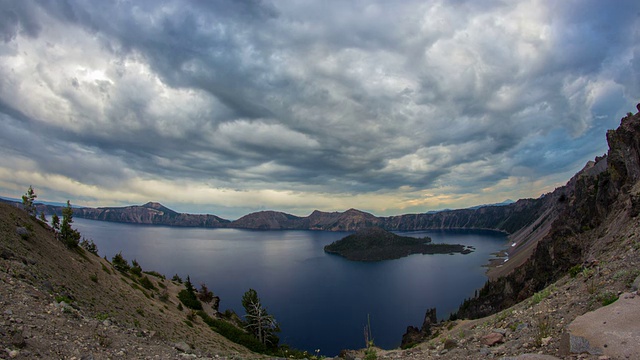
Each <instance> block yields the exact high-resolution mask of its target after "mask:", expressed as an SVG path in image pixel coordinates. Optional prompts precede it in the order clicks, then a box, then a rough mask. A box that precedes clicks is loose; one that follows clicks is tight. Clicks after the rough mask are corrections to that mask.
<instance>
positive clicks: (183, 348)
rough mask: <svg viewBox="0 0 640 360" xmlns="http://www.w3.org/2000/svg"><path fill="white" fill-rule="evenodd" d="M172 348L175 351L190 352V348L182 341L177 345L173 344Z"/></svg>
mask: <svg viewBox="0 0 640 360" xmlns="http://www.w3.org/2000/svg"><path fill="white" fill-rule="evenodd" d="M173 347H174V348H176V350H178V351H182V352H185V353H186V352H190V351H191V346H189V344H187V343H186V342H184V341H180V342H178V343H175V344H173Z"/></svg>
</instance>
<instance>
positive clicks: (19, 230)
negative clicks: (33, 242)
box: [16, 226, 29, 239]
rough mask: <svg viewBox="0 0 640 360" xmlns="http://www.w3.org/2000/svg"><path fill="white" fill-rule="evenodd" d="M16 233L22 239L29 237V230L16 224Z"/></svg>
mask: <svg viewBox="0 0 640 360" xmlns="http://www.w3.org/2000/svg"><path fill="white" fill-rule="evenodd" d="M16 234H18V235H20V236H21V237H22V238H23V239H24V238H25V237H29V230H27V228H24V227H22V226H18V227H16Z"/></svg>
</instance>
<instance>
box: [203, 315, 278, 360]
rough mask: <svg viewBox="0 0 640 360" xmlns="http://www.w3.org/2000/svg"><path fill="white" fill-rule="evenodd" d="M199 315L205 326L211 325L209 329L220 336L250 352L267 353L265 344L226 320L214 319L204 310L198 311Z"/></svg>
mask: <svg viewBox="0 0 640 360" xmlns="http://www.w3.org/2000/svg"><path fill="white" fill-rule="evenodd" d="M197 314H198V315H199V316H200V317H201V318H202V320H203V321H204V323H205V324H207V325H209V327H210V328H211V329H212V330H213V331H215V332H217V333H219V334H220V335H222V336H224V337H225V338H227V339H229V340H231V341H233V342H234V343H236V344H240V345H243V346H245V347H246V348H248V349H249V350H251V351H255V352H258V353H266V352H267V346H265V344H263V343H261V342H260V341H258V339H257V338H255V337H254V336H252V335H251V334H248V333H246V332H245V331H242V329H239V328H237V327H235V326H234V325H232V324H230V323H228V322H226V321H224V320H218V319H214V318H212V317H210V316H209V315H207V313H206V312H204V311H202V310H200V311H197Z"/></svg>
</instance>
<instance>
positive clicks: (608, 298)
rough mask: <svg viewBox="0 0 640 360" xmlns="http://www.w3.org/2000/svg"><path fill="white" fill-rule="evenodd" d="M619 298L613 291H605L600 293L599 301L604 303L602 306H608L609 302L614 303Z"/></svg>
mask: <svg viewBox="0 0 640 360" xmlns="http://www.w3.org/2000/svg"><path fill="white" fill-rule="evenodd" d="M616 300H618V295H617V294H615V293H613V292H611V291H605V292H604V293H602V294H600V295H598V301H600V303H601V304H602V306H607V305H609V304H613V303H614V302H616Z"/></svg>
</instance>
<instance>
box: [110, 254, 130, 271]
mask: <svg viewBox="0 0 640 360" xmlns="http://www.w3.org/2000/svg"><path fill="white" fill-rule="evenodd" d="M111 264H113V267H114V268H116V270H118V271H120V272H121V273H125V274H126V273H128V272H129V269H131V267H130V266H129V262H128V261H127V259H125V258H124V256H122V251H121V252H119V253H117V254H115V255H114V256H113V258H111Z"/></svg>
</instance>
